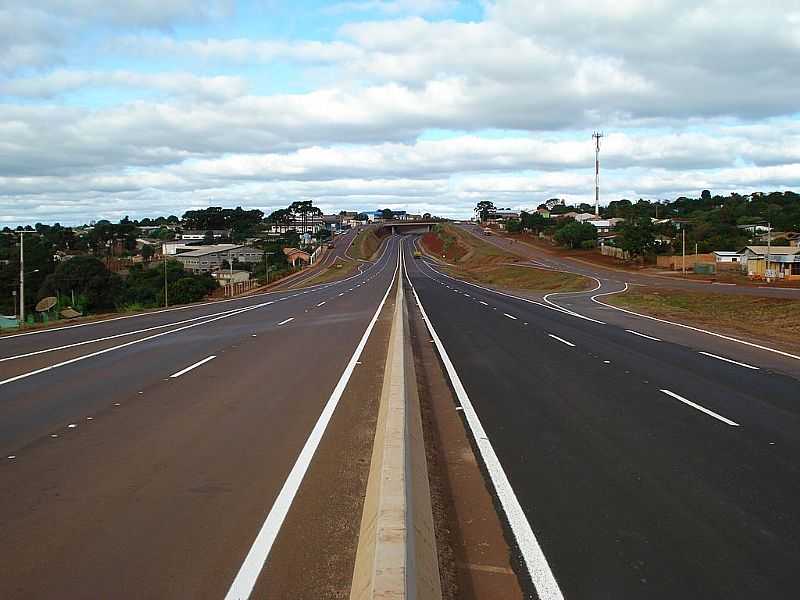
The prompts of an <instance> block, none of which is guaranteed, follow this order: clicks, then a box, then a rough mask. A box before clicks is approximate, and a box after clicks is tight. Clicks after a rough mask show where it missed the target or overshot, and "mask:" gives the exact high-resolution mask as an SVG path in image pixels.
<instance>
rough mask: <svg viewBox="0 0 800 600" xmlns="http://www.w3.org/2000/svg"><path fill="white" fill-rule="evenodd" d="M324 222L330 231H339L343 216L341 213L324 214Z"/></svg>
mask: <svg viewBox="0 0 800 600" xmlns="http://www.w3.org/2000/svg"><path fill="white" fill-rule="evenodd" d="M322 224H323V225H324V226H325V229H327V230H328V231H339V229H341V227H342V217H341V216H340V215H322Z"/></svg>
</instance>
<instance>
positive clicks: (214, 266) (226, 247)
mask: <svg viewBox="0 0 800 600" xmlns="http://www.w3.org/2000/svg"><path fill="white" fill-rule="evenodd" d="M175 258H176V259H177V260H178V261H180V262H181V263H183V267H184V268H185V269H186V270H187V271H192V272H193V273H211V272H213V271H219V270H220V269H221V268H222V263H223V262H228V264H230V262H233V261H237V262H240V263H250V264H253V263H257V262H260V261H261V260H263V258H264V253H263V252H262V251H261V250H259V249H258V248H252V247H250V246H240V245H238V244H214V245H211V246H196V247H194V249H192V250H189V251H187V252H181V253H180V254H176V255H175Z"/></svg>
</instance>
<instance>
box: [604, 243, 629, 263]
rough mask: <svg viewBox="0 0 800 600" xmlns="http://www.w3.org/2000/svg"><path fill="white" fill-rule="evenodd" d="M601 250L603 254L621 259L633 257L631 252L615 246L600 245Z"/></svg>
mask: <svg viewBox="0 0 800 600" xmlns="http://www.w3.org/2000/svg"><path fill="white" fill-rule="evenodd" d="M600 252H601V253H602V254H603V256H613V257H614V258H618V259H619V260H630V259H631V254H630V252H628V251H626V250H623V249H622V248H615V247H614V246H600Z"/></svg>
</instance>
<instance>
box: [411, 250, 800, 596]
mask: <svg viewBox="0 0 800 600" xmlns="http://www.w3.org/2000/svg"><path fill="white" fill-rule="evenodd" d="M405 258H406V264H407V272H408V274H409V277H410V281H411V282H412V283H413V286H414V288H415V290H416V292H417V294H418V296H419V298H420V301H421V304H422V306H423V308H424V310H425V311H426V312H427V315H428V317H429V319H430V321H431V324H432V326H433V327H434V329H435V331H436V333H437V335H438V338H439V339H440V342H441V344H442V346H443V348H444V349H445V351H446V352H447V354H448V355H449V361H450V362H451V366H452V368H453V371H454V372H455V373H456V374H457V376H458V377H459V378H460V385H461V386H463V390H462V391H463V397H462V398H461V401H462V406H464V411H465V413H464V414H465V415H467V414H468V413H469V411H470V410H471V408H470V406H469V405H467V404H466V403H469V404H470V405H471V407H472V408H473V409H474V413H475V415H476V416H477V418H478V419H479V420H480V422H481V424H482V427H483V430H484V431H483V432H481V433H482V435H483V436H485V437H483V438H482V439H483V443H484V444H491V445H492V446H493V451H494V452H495V453H496V456H497V458H498V460H499V464H500V465H501V466H502V469H503V470H504V471H505V476H507V479H508V482H509V483H510V487H511V488H512V489H513V493H514V494H515V495H516V498H517V500H518V502H519V505H520V506H521V507H522V514H513V511H512V514H511V515H510V516H509V519H510V524H511V527H512V529H513V530H514V531H515V533H516V532H517V531H522V530H524V528H525V526H528V527H530V528H531V530H532V532H533V534H534V535H535V543H534V544H528V545H527V547H526V548H522V554H523V557H525V560H526V561H527V564H528V566H529V567H530V570H531V572H532V573H533V574H534V576H533V580H534V581H536V580H537V579H538V580H539V582H540V586H539V588H538V589H539V592H540V596H541V597H542V598H548V599H550V598H554V599H555V598H560V597H562V594H563V597H565V598H609V599H612V598H614V599H618V598H648V599H652V598H670V599H673V598H704V599H705V598H726V599H730V598H787V599H788V598H796V597H797V595H798V592H797V589H798V584H797V581H796V573H797V565H798V564H800V509H799V508H798V507H800V466H799V465H798V462H797V456H798V453H799V452H800V404H798V400H799V399H800V381H799V380H798V377H799V376H800V370H798V367H797V365H798V363H800V359H799V358H792V357H789V356H783V355H780V354H775V353H772V352H769V351H766V350H760V349H757V348H753V347H750V346H746V345H742V344H738V343H736V342H731V341H727V340H723V339H719V338H716V337H714V336H711V335H708V334H704V333H702V332H697V331H692V330H685V329H682V328H680V327H676V326H673V325H670V324H666V323H658V322H652V321H646V320H644V319H639V318H636V317H632V316H625V315H623V316H625V320H624V321H623V322H620V323H613V322H610V321H608V320H606V319H605V318H602V319H601V318H595V317H596V316H598V315H600V316H603V317H605V316H606V315H607V313H601V312H600V311H596V312H595V313H594V314H591V315H584V314H582V313H580V312H579V311H578V310H577V309H576V310H573V311H571V312H569V311H567V310H562V309H559V308H558V307H557V306H555V305H553V304H550V303H548V302H545V301H543V300H541V299H540V300H538V301H537V300H532V299H530V298H521V297H514V296H513V295H509V294H503V293H498V292H496V291H492V290H489V289H487V288H483V287H480V286H476V285H471V284H467V283H464V282H461V281H458V280H455V279H453V278H452V277H449V276H448V275H447V274H446V273H444V272H442V267H441V266H440V265H438V264H436V263H432V262H430V261H429V260H428V259H417V260H415V259H413V258H412V255H411V244H406V248H405ZM740 359H741V360H740ZM455 387H456V388H457V390H458V387H459V385H455ZM478 444H479V445H480V444H481V441H480V440H479V442H478ZM508 497H509V494H506V500H508ZM537 545H538V547H539V549H540V550H541V554H540V555H539V554H537V552H536V551H533V550H531V548H532V547H533V548H534V550H535V549H536V548H535V546H537ZM543 574H544V575H547V574H551V575H552V576H553V577H554V579H555V581H556V582H557V588H556V589H553V588H546V587H544V585H543V584H541V582H542V581H544V582H545V583H546V582H547V577H544V576H543Z"/></svg>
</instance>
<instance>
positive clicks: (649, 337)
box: [625, 329, 661, 342]
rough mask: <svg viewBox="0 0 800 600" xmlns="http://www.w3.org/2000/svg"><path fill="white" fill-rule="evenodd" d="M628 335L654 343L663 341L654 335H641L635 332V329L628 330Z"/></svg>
mask: <svg viewBox="0 0 800 600" xmlns="http://www.w3.org/2000/svg"><path fill="white" fill-rule="evenodd" d="M625 331H627V332H628V333H632V334H633V335H638V336H639V337H643V338H647V339H648V340H653V341H654V342H660V341H661V340H660V339H658V338H657V337H653V336H652V335H647V334H645V333H640V332H638V331H634V330H633V329H626V330H625Z"/></svg>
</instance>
